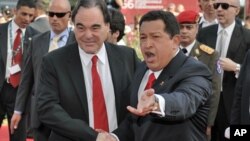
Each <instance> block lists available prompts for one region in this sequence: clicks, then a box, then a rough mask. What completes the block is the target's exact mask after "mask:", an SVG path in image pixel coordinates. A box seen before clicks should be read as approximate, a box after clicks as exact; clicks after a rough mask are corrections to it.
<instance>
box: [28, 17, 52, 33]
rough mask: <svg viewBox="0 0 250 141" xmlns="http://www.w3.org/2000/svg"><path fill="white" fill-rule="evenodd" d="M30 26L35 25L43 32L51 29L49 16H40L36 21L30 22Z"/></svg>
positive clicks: (35, 27) (34, 26)
mask: <svg viewBox="0 0 250 141" xmlns="http://www.w3.org/2000/svg"><path fill="white" fill-rule="evenodd" d="M29 26H31V27H33V28H34V29H36V30H38V31H39V32H41V33H44V32H46V31H49V30H50V25H49V20H48V18H47V17H42V18H38V19H37V20H36V21H34V22H32V23H30V25H29Z"/></svg>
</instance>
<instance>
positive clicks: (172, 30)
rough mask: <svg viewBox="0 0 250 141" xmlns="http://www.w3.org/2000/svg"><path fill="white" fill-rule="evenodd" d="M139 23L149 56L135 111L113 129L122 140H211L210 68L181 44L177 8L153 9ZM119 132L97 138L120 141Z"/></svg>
mask: <svg viewBox="0 0 250 141" xmlns="http://www.w3.org/2000/svg"><path fill="white" fill-rule="evenodd" d="M139 24H140V28H139V32H140V48H141V51H142V54H143V57H144V60H145V61H144V62H143V64H142V65H141V66H140V67H139V68H138V69H137V71H136V75H135V77H134V79H133V81H132V83H131V85H132V89H131V91H132V92H131V98H130V99H131V100H130V105H131V106H128V107H127V109H128V110H129V111H130V112H131V114H129V115H128V116H127V117H126V119H125V120H124V121H123V123H122V124H121V125H120V126H119V127H118V129H117V130H115V131H114V132H113V133H114V134H115V135H116V136H117V137H118V138H119V140H120V141H131V140H136V141H194V140H199V141H205V140H206V134H205V131H206V125H207V124H206V122H207V114H208V110H209V107H208V103H207V99H208V97H209V96H210V95H211V92H212V88H211V73H210V71H209V70H208V68H207V67H206V66H205V65H203V64H202V63H201V62H199V61H197V60H195V59H194V58H191V57H187V56H186V55H185V54H184V53H183V52H182V51H181V50H180V49H179V43H180V35H179V32H180V29H179V26H178V23H177V21H176V18H175V16H174V15H173V14H172V13H170V12H164V11H161V10H158V11H150V12H148V13H147V14H145V15H144V16H142V18H141V21H140V23H139ZM153 76H154V77H155V78H156V80H155V81H154V77H153ZM153 81H154V82H153ZM150 84H151V88H150V89H147V88H149V87H150V86H149V85H150ZM145 87H146V90H145ZM113 136H114V135H113ZM113 136H107V133H100V136H98V139H97V140H98V141H101V140H104V141H111V140H112V141H114V140H116V139H115V138H114V137H113Z"/></svg>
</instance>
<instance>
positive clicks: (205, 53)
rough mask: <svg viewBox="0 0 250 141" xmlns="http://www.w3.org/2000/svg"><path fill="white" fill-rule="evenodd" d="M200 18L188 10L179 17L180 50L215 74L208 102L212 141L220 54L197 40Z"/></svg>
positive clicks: (218, 84) (217, 99) (219, 87)
mask: <svg viewBox="0 0 250 141" xmlns="http://www.w3.org/2000/svg"><path fill="white" fill-rule="evenodd" d="M199 18H200V17H199V14H198V13H197V12H195V11H191V10H188V11H184V12H182V13H180V14H179V15H178V17H177V20H178V22H179V24H180V36H181V43H180V48H181V49H182V50H186V51H185V52H186V53H185V54H186V55H187V56H192V57H194V58H195V59H197V60H199V61H201V62H203V63H204V64H206V65H207V66H208V68H209V69H210V70H211V72H212V74H213V78H212V85H213V94H212V96H211V97H210V98H209V100H208V102H209V103H210V111H209V113H208V122H207V137H208V140H210V138H211V127H212V126H213V125H214V120H215V117H216V114H217V109H218V103H219V98H220V91H221V83H220V82H221V77H220V73H221V67H220V65H219V64H218V59H219V54H218V52H217V51H215V50H214V49H213V48H211V47H209V46H207V45H204V44H201V43H199V42H198V41H197V40H196V34H197V33H198V29H199V25H198V21H199Z"/></svg>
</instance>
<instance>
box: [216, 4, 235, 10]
mask: <svg viewBox="0 0 250 141" xmlns="http://www.w3.org/2000/svg"><path fill="white" fill-rule="evenodd" d="M220 5H221V8H222V9H224V10H227V9H228V8H229V7H234V8H237V6H234V5H230V4H228V3H214V4H213V6H214V9H218V8H219V7H220Z"/></svg>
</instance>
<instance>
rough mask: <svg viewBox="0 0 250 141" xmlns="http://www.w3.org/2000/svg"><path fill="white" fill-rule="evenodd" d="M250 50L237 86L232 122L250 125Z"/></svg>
mask: <svg viewBox="0 0 250 141" xmlns="http://www.w3.org/2000/svg"><path fill="white" fill-rule="evenodd" d="M249 72H250V51H248V52H247V55H246V58H245V61H244V63H243V65H242V67H241V71H240V75H239V78H238V81H237V84H236V87H235V94H234V95H235V96H234V97H235V98H234V102H233V107H232V113H231V124H238V125H239V124H243V125H244V124H248V125H250V111H249V108H250V93H249V86H250V74H249Z"/></svg>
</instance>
